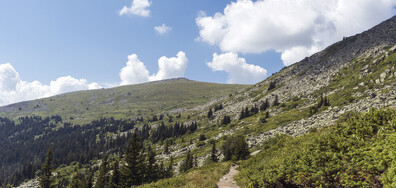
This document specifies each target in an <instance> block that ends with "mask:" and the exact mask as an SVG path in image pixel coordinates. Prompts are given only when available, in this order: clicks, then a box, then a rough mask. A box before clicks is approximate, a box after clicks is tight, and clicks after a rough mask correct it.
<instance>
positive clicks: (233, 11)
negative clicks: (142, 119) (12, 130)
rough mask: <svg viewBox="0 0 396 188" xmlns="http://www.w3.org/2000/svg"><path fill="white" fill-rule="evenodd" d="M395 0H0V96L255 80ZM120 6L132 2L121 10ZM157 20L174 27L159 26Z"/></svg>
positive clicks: (388, 8) (386, 13)
mask: <svg viewBox="0 0 396 188" xmlns="http://www.w3.org/2000/svg"><path fill="white" fill-rule="evenodd" d="M139 3H140V4H141V3H143V4H144V3H146V4H147V6H145V7H143V9H139V7H137V8H138V9H139V10H138V11H146V15H142V14H140V15H139V13H133V11H136V10H132V9H131V7H132V6H133V4H136V5H137V6H138V4H139ZM395 5H396V0H378V1H374V0H331V1H325V0H323V1H315V0H302V1H300V2H297V1H289V0H266V1H261V0H259V1H251V0H239V1H225V0H216V1H213V0H199V1H198V0H102V1H94V0H84V1H77V0H67V1H64V0H59V1H49V0H37V1H29V0H2V1H0V74H1V75H0V105H5V104H10V103H13V102H18V101H22V100H30V99H35V98H40V97H48V96H51V95H56V94H60V93H64V92H70V91H75V90H83V89H96V88H100V87H110V86H118V85H120V84H121V85H125V84H135V83H141V82H146V81H152V80H160V79H166V78H171V77H178V76H184V77H186V78H189V79H192V80H198V81H206V82H217V83H243V84H246V83H248V84H254V83H257V82H259V81H261V80H263V79H265V78H266V77H268V76H270V75H271V74H272V73H274V72H277V71H279V70H280V69H281V68H282V67H284V66H285V65H286V66H288V65H291V64H293V63H295V62H297V61H299V60H301V59H303V58H304V57H305V56H309V55H311V54H313V53H315V52H317V51H319V50H322V49H324V48H325V47H326V46H328V45H330V44H332V43H334V42H336V41H338V40H341V39H342V37H343V36H350V35H354V34H356V33H360V32H362V31H364V30H367V29H369V28H371V27H372V26H374V25H376V24H378V23H380V22H381V21H383V20H385V19H388V18H390V17H391V16H393V15H395V8H394V7H395ZM123 7H126V9H127V10H130V12H127V13H124V14H121V13H120V11H121V10H122V9H123ZM135 8H136V7H135ZM140 8H141V7H140ZM162 24H165V25H166V26H168V27H170V28H171V29H170V30H169V31H168V32H166V33H164V34H160V33H158V32H157V31H155V29H154V27H156V26H161V25H162ZM179 52H182V53H179ZM179 55H180V56H179ZM162 56H165V57H164V58H162V60H160V58H161V57H162ZM128 57H130V58H128ZM159 62H161V63H160V64H161V65H162V68H161V67H160V65H159ZM134 73H135V74H134ZM136 73H144V74H142V75H139V76H136Z"/></svg>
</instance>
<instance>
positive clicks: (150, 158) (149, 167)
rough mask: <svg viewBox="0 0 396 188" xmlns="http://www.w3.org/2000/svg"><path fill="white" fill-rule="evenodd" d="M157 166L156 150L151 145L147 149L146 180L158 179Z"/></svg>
mask: <svg viewBox="0 0 396 188" xmlns="http://www.w3.org/2000/svg"><path fill="white" fill-rule="evenodd" d="M157 169H158V168H157V166H156V161H155V152H154V151H153V149H152V148H151V146H149V147H148V149H147V158H146V177H145V180H146V182H152V181H155V180H156V179H157Z"/></svg>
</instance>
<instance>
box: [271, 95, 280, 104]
mask: <svg viewBox="0 0 396 188" xmlns="http://www.w3.org/2000/svg"><path fill="white" fill-rule="evenodd" d="M278 105H279V99H278V95H275V100H274V103H273V104H272V106H278Z"/></svg>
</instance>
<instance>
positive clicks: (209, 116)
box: [208, 109, 213, 119]
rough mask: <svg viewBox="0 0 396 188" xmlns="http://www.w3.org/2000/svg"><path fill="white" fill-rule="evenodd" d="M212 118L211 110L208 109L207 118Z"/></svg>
mask: <svg viewBox="0 0 396 188" xmlns="http://www.w3.org/2000/svg"><path fill="white" fill-rule="evenodd" d="M212 117H213V111H212V109H209V112H208V118H209V119H212Z"/></svg>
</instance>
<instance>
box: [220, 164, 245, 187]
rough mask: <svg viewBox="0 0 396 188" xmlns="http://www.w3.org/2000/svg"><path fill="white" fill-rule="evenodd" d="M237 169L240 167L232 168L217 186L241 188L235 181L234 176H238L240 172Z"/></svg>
mask: <svg viewBox="0 0 396 188" xmlns="http://www.w3.org/2000/svg"><path fill="white" fill-rule="evenodd" d="M237 168H238V166H231V167H230V171H229V172H228V174H226V175H224V176H223V177H221V178H220V180H219V182H218V183H217V186H218V187H219V188H235V187H238V188H240V187H239V186H238V185H237V184H236V182H235V181H234V176H235V175H237V174H238V172H239V171H238V170H237Z"/></svg>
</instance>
